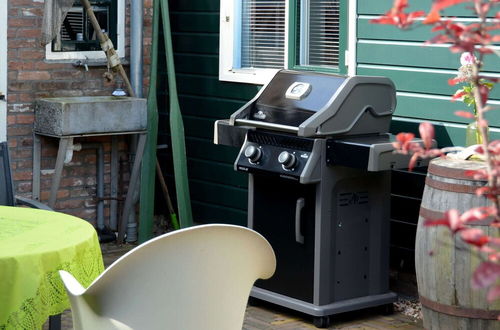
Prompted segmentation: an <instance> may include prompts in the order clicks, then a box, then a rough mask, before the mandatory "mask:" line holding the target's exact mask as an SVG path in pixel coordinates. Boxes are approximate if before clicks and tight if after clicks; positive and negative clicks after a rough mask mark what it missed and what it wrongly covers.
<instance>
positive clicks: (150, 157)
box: [138, 0, 160, 243]
mask: <svg viewBox="0 0 500 330" xmlns="http://www.w3.org/2000/svg"><path fill="white" fill-rule="evenodd" d="M159 21H160V11H159V0H155V1H154V3H153V35H152V45H151V67H150V81H149V93H148V112H147V113H148V121H147V128H148V136H147V140H146V147H145V149H144V155H143V158H142V166H141V186H140V187H141V188H140V200H141V203H140V209H139V237H138V240H139V243H144V242H145V241H147V240H149V239H150V238H151V237H152V236H153V215H154V200H155V198H154V196H155V172H156V139H157V136H158V109H157V104H156V89H157V88H158V74H157V72H158V43H159V38H158V36H159Z"/></svg>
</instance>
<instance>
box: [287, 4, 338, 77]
mask: <svg viewBox="0 0 500 330" xmlns="http://www.w3.org/2000/svg"><path fill="white" fill-rule="evenodd" d="M339 2H340V1H339V0H298V1H297V15H298V19H297V22H298V27H297V35H298V40H297V41H298V49H299V51H298V63H297V64H299V65H302V66H316V67H328V68H338V66H339V53H340V24H339V22H340V3H339Z"/></svg>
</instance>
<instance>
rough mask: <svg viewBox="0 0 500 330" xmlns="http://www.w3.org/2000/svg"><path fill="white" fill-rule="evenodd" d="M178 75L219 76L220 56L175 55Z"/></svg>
mask: <svg viewBox="0 0 500 330" xmlns="http://www.w3.org/2000/svg"><path fill="white" fill-rule="evenodd" d="M174 60H175V67H176V69H177V73H178V74H179V73H187V74H198V75H208V76H218V74H219V56H217V55H210V54H191V53H188V54H185V53H184V54H174Z"/></svg>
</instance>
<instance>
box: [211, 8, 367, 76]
mask: <svg viewBox="0 0 500 330" xmlns="http://www.w3.org/2000/svg"><path fill="white" fill-rule="evenodd" d="M239 3H240V0H220V20H221V21H220V24H219V26H220V39H219V80H221V81H230V82H240V83H249V84H257V85H264V84H266V83H268V82H269V80H271V78H272V77H273V76H274V74H275V73H276V72H277V71H278V70H279V69H234V68H233V66H234V61H235V52H236V49H237V48H236V46H237V45H238V43H239V42H240V40H235V38H236V37H237V36H235V32H236V31H237V29H236V27H235V26H234V25H235V24H236V23H238V22H239V20H240V18H239V12H240V10H239V8H237V7H236V6H237V5H238V4H239ZM289 7H290V1H289V0H287V1H286V2H285V31H286V32H285V58H284V67H285V68H286V69H288V68H289V63H288V50H289V49H288V45H289V40H288V39H289V30H288V29H289V28H290V27H289V20H290V17H289V15H290V10H289ZM347 8H348V9H347V10H348V24H347V25H348V27H347V29H348V31H347V45H346V50H345V65H346V66H347V74H348V75H355V74H356V63H357V62H356V44H357V37H356V33H357V32H356V29H357V26H356V22H357V3H356V1H354V0H349V1H348V7H347Z"/></svg>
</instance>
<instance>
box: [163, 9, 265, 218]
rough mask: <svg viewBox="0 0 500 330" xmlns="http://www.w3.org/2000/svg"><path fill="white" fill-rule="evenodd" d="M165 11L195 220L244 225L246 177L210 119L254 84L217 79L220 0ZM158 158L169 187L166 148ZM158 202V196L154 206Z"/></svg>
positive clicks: (246, 95)
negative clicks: (169, 25)
mask: <svg viewBox="0 0 500 330" xmlns="http://www.w3.org/2000/svg"><path fill="white" fill-rule="evenodd" d="M170 11H171V23H172V41H173V48H174V60H175V67H176V77H177V88H178V93H179V103H180V107H181V112H182V114H183V119H184V126H185V133H186V152H187V158H188V174H189V184H190V190H191V198H192V207H193V217H194V220H195V222H199V223H214V222H221V223H232V224H239V225H244V224H246V213H247V212H246V209H247V181H248V178H247V176H246V175H245V174H242V173H239V172H236V171H234V169H233V163H234V160H235V159H236V155H237V153H238V151H239V150H237V148H230V147H226V146H219V145H215V144H214V143H213V127H214V122H215V120H217V119H224V118H228V117H229V115H230V114H232V113H233V112H234V111H236V110H237V109H238V108H239V107H241V106H242V105H243V104H245V103H246V102H247V101H248V100H249V99H250V98H252V97H253V96H254V95H255V94H256V92H257V91H258V87H257V86H255V85H246V84H237V83H228V82H221V81H219V79H218V67H219V54H218V53H219V0H192V1H181V0H171V1H170ZM162 71H163V72H162V74H161V76H162V79H161V82H162V84H161V86H160V88H159V98H160V100H159V104H160V105H159V107H160V109H159V110H160V136H159V141H158V143H159V144H167V146H168V145H169V130H168V107H167V105H168V102H167V100H168V95H166V93H167V92H166V90H167V88H166V87H167V86H166V80H165V78H164V76H165V72H164V71H165V68H164V67H163V68H162ZM159 159H160V161H161V163H162V167H163V171H164V172H165V175H166V177H167V181H168V182H169V183H170V186H171V187H172V184H171V183H172V182H171V181H172V175H171V173H172V167H171V157H170V153H169V151H168V149H167V150H161V151H160V152H159ZM158 194H160V193H158ZM157 199H158V200H160V199H159V198H158V197H157ZM162 206H163V205H162V203H161V202H160V203H159V207H162Z"/></svg>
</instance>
